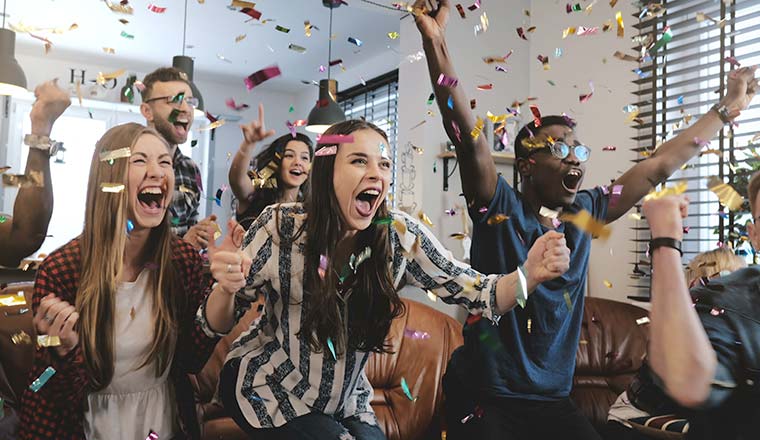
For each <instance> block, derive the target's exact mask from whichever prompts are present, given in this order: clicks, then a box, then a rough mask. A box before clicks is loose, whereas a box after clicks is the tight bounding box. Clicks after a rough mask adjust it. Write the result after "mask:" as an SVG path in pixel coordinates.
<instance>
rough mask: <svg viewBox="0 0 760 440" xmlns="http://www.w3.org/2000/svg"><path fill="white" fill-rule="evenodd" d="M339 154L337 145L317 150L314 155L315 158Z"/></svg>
mask: <svg viewBox="0 0 760 440" xmlns="http://www.w3.org/2000/svg"><path fill="white" fill-rule="evenodd" d="M336 154H338V147H337V145H333V146H331V147H322V148H320V149H319V150H317V151H316V152H315V153H314V156H316V157H320V156H334V155H336Z"/></svg>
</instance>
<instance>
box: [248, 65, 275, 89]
mask: <svg viewBox="0 0 760 440" xmlns="http://www.w3.org/2000/svg"><path fill="white" fill-rule="evenodd" d="M281 74H282V72H280V68H279V67H278V66H277V65H274V66H269V67H266V68H264V69H261V70H259V71H257V72H254V73H252V74H251V75H249V76H247V77H246V78H245V79H244V80H243V82H245V86H246V88H247V89H248V90H251V89H253V88H254V87H256V86H257V85H259V84H261V83H263V82H264V81H267V80H269V79H272V78H275V77H278V76H280V75H281Z"/></svg>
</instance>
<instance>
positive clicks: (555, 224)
mask: <svg viewBox="0 0 760 440" xmlns="http://www.w3.org/2000/svg"><path fill="white" fill-rule="evenodd" d="M561 224H562V222H561V221H560V220H559V219H558V218H556V217H555V218H553V219H552V226H554V229H557V228H559V227H560V225H561Z"/></svg>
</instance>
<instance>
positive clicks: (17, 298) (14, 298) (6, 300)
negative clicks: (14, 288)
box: [0, 292, 26, 307]
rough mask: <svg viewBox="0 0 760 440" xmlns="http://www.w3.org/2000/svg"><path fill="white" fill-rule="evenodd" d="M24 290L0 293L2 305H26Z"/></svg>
mask: <svg viewBox="0 0 760 440" xmlns="http://www.w3.org/2000/svg"><path fill="white" fill-rule="evenodd" d="M25 305H26V297H25V296H24V292H16V293H6V294H4V295H0V307H12V306H25Z"/></svg>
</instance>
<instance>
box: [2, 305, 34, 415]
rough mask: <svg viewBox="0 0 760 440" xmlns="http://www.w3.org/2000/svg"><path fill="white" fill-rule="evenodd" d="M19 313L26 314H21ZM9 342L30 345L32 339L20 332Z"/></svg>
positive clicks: (12, 336) (13, 335)
mask: <svg viewBox="0 0 760 440" xmlns="http://www.w3.org/2000/svg"><path fill="white" fill-rule="evenodd" d="M21 310H29V309H21ZM21 310H19V312H21ZM21 313H26V312H21ZM6 316H8V315H6ZM11 342H13V345H30V344H31V343H32V338H31V336H29V334H27V333H26V332H25V331H23V330H21V331H20V332H18V333H14V334H12V335H11ZM0 407H2V399H0ZM2 418H3V416H2V408H0V419H2Z"/></svg>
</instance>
